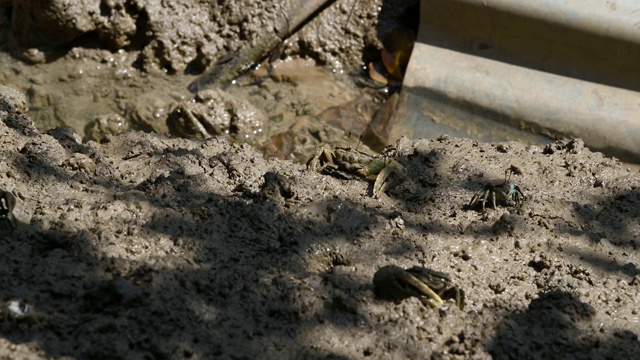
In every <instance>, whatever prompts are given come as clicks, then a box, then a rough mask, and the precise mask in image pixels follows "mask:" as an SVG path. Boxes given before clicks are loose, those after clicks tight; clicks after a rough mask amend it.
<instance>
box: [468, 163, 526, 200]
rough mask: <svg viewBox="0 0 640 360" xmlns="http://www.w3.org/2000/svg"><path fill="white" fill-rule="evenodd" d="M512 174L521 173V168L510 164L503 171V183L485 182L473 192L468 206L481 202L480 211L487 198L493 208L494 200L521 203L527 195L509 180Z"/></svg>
mask: <svg viewBox="0 0 640 360" xmlns="http://www.w3.org/2000/svg"><path fill="white" fill-rule="evenodd" d="M512 174H517V175H522V170H520V168H518V167H517V166H514V165H511V166H510V167H509V168H508V169H507V170H505V172H504V182H503V183H501V184H498V185H492V184H486V185H485V186H484V187H483V188H482V189H481V190H479V191H477V192H476V193H475V194H473V197H472V198H471V201H469V208H473V207H474V206H476V205H477V204H482V211H483V212H484V211H485V205H486V203H487V200H488V199H491V205H493V208H494V209H495V208H496V200H497V201H503V202H506V203H507V204H508V205H512V204H514V203H515V204H516V206H520V205H522V203H523V201H525V200H526V199H527V197H526V195H525V194H524V193H523V192H522V190H521V189H520V187H519V186H518V185H516V184H512V183H510V182H509V181H510V180H511V175H512Z"/></svg>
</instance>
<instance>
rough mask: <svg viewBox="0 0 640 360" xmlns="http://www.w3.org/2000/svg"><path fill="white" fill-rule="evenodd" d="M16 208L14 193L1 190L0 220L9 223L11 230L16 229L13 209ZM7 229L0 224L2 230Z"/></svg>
mask: <svg viewBox="0 0 640 360" xmlns="http://www.w3.org/2000/svg"><path fill="white" fill-rule="evenodd" d="M15 206H16V197H15V196H13V194H12V193H10V192H8V191H4V190H0V219H2V220H6V221H8V222H9V226H10V227H11V229H15V228H16V218H15V217H14V216H13V208H14V207H15ZM3 227H5V226H4V225H3V224H0V229H1V228H3Z"/></svg>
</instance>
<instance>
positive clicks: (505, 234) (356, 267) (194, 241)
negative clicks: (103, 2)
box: [0, 97, 640, 359]
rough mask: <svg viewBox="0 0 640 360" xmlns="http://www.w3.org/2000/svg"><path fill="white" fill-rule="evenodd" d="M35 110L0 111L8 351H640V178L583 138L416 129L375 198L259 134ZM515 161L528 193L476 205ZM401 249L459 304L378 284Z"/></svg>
mask: <svg viewBox="0 0 640 360" xmlns="http://www.w3.org/2000/svg"><path fill="white" fill-rule="evenodd" d="M5 99H6V97H5ZM4 108H5V109H7V108H8V107H7V106H5V107H4ZM19 108H20V107H19V106H17V107H13V108H12V109H9V111H3V112H2V122H0V143H1V148H2V155H1V157H0V161H1V169H2V172H1V173H0V188H2V189H5V190H7V191H10V192H11V193H12V194H14V195H15V196H16V198H17V204H16V207H15V210H14V212H13V213H14V214H15V218H16V220H17V228H16V229H15V231H13V232H9V231H8V230H6V229H8V228H9V227H8V224H7V222H6V219H0V220H5V221H4V225H5V231H4V232H2V240H1V241H0V247H1V248H2V249H1V251H0V256H1V257H2V260H1V261H0V267H1V268H2V269H1V271H0V277H1V283H2V284H3V286H2V288H3V290H2V295H1V296H2V300H4V301H9V300H13V299H16V300H20V301H26V302H27V303H28V304H29V306H30V307H31V312H30V313H29V314H28V315H26V316H25V317H23V318H20V319H12V318H11V316H9V318H5V319H4V321H3V322H2V327H1V330H2V339H0V353H1V354H2V357H3V358H12V359H20V358H30V359H31V358H51V357H53V358H61V357H66V358H172V359H173V358H229V359H231V358H233V359H238V358H242V359H253V358H263V359H273V358H291V359H293V358H337V359H355V358H367V357H368V358H398V359H401V358H428V357H433V358H490V357H495V358H531V359H546V358H554V357H556V358H557V357H562V358H576V359H587V358H617V359H631V358H637V357H638V356H640V342H639V341H638V333H640V321H639V315H638V308H639V306H640V300H639V298H638V291H639V290H640V270H638V263H639V258H640V257H639V255H638V241H639V240H638V238H639V236H640V213H639V211H640V210H639V209H640V207H639V204H640V192H639V189H640V176H639V175H638V173H637V172H633V171H630V170H627V169H625V168H624V167H623V166H621V164H620V163H619V162H618V161H617V160H615V159H610V158H606V157H604V156H603V155H602V154H599V153H592V152H590V151H589V150H588V149H586V148H585V147H584V146H583V144H582V142H581V141H579V140H571V141H564V142H556V143H554V144H551V145H549V146H547V147H545V148H540V147H537V146H524V145H521V144H518V143H504V144H483V143H477V142H474V141H472V140H464V139H453V138H448V137H446V136H444V137H441V138H439V139H436V140H417V141H410V140H407V139H402V140H401V141H399V142H398V144H396V156H395V159H396V160H397V161H398V162H399V163H400V164H402V165H403V166H404V167H405V169H406V172H407V174H406V175H407V176H406V181H405V182H404V183H402V184H401V185H399V186H397V187H396V188H394V189H391V190H390V191H388V194H383V195H382V196H381V197H380V198H379V199H375V198H373V197H372V196H370V195H371V194H370V192H371V184H370V183H368V182H366V181H362V180H358V179H352V180H345V179H340V178H337V177H334V176H330V175H323V174H318V173H315V172H312V171H309V170H307V169H306V168H305V167H304V166H303V165H298V164H294V163H292V162H290V161H281V160H264V159H263V158H262V157H261V155H260V154H258V153H256V152H254V151H253V150H252V149H251V148H250V147H249V146H247V145H236V144H231V143H229V142H228V141H226V140H222V139H211V140H207V141H193V140H184V139H170V138H167V137H165V136H162V135H153V134H144V133H141V132H127V133H125V134H122V135H118V136H107V137H106V138H104V139H103V140H102V141H101V142H99V143H98V142H87V143H80V142H77V140H76V139H77V138H79V137H78V136H75V137H74V136H73V133H71V132H69V131H68V130H56V131H52V132H50V134H40V133H38V132H37V131H36V130H35V127H34V126H33V124H32V123H31V122H30V119H29V118H28V116H26V115H23V114H19ZM510 165H516V166H518V167H519V168H520V169H521V170H522V172H523V174H522V175H518V176H514V180H515V181H516V182H517V184H518V185H519V186H520V188H521V189H522V191H523V192H524V193H525V194H526V196H527V199H526V200H525V201H524V204H523V205H522V207H521V208H517V207H509V206H506V205H504V204H500V203H499V205H498V208H497V209H488V210H487V213H486V216H483V215H482V214H481V212H480V211H479V210H478V209H467V207H466V205H467V204H468V202H469V200H470V198H471V197H472V195H473V194H474V192H475V191H477V190H479V189H481V188H482V187H483V186H484V185H485V184H487V183H491V182H493V183H500V182H501V181H502V179H503V178H502V177H503V174H504V170H505V169H506V168H507V167H509V166H510ZM388 264H395V265H399V266H402V267H410V266H413V265H422V266H425V267H428V268H431V269H435V270H439V271H443V272H446V273H448V274H450V276H451V277H452V279H453V281H454V282H455V284H456V285H457V286H459V287H460V288H462V289H464V290H465V291H466V299H467V300H466V307H465V309H464V310H460V309H458V308H457V307H456V306H455V305H454V304H453V303H452V302H450V301H449V302H447V303H446V304H445V305H444V306H443V307H442V308H441V309H440V310H436V309H432V308H429V307H425V306H424V305H422V303H421V302H420V301H419V300H418V299H417V298H409V299H405V300H403V301H401V302H392V301H385V300H383V299H379V298H377V297H376V296H375V295H374V292H373V285H372V278H373V274H374V273H375V271H376V270H377V269H378V268H380V267H382V266H384V265H388ZM7 312H8V310H7V309H4V314H7Z"/></svg>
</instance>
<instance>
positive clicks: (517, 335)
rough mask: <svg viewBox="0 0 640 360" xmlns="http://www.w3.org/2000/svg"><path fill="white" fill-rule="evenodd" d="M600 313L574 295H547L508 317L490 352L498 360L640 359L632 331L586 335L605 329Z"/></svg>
mask: <svg viewBox="0 0 640 360" xmlns="http://www.w3.org/2000/svg"><path fill="white" fill-rule="evenodd" d="M596 313H597V311H596V309H594V308H593V307H592V306H591V305H589V304H587V303H584V302H582V301H580V300H579V299H578V298H576V297H575V296H574V295H572V294H570V293H567V292H564V291H560V290H554V291H550V292H547V293H543V294H542V295H541V296H540V297H539V298H537V299H535V300H533V301H532V302H531V303H530V304H529V307H528V308H527V309H526V310H525V311H523V312H516V313H512V314H509V315H507V316H505V318H504V319H503V320H502V321H501V323H500V324H499V325H498V331H497V333H496V335H495V337H494V338H493V339H492V340H490V341H489V343H488V344H487V350H488V351H489V353H490V354H491V355H492V356H493V357H494V358H495V359H559V358H565V359H566V358H576V359H592V358H603V359H636V358H638V357H640V342H638V341H637V340H638V334H636V333H634V332H632V331H630V330H624V329H615V328H604V327H601V328H599V329H598V330H599V332H594V331H589V332H585V329H586V328H589V327H598V326H602V325H599V324H597V323H596V321H597V319H596ZM594 334H596V335H594ZM621 343H624V346H622V345H621ZM629 344H632V345H633V346H629Z"/></svg>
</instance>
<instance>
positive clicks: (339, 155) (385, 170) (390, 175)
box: [307, 145, 405, 198]
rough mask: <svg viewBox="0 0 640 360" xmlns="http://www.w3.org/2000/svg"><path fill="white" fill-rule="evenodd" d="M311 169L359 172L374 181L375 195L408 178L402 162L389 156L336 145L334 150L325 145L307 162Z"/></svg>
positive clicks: (361, 175)
mask: <svg viewBox="0 0 640 360" xmlns="http://www.w3.org/2000/svg"><path fill="white" fill-rule="evenodd" d="M307 168H308V169H311V170H313V171H317V172H325V171H339V172H344V173H348V174H355V175H358V176H360V177H363V178H365V179H367V180H369V181H374V184H373V196H374V197H375V198H378V197H380V195H381V194H382V193H383V192H384V191H387V190H389V189H391V188H393V187H395V186H397V185H399V184H400V183H402V182H403V181H404V179H405V170H404V167H403V166H402V165H400V163H398V162H397V161H395V160H393V159H392V158H391V157H390V156H387V155H370V154H367V153H365V152H362V151H358V150H357V149H352V148H351V147H348V146H336V147H335V148H333V150H332V149H331V148H330V147H329V146H328V145H324V146H322V147H320V148H319V149H318V151H316V153H315V155H314V156H312V157H311V158H310V159H309V160H308V161H307Z"/></svg>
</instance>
